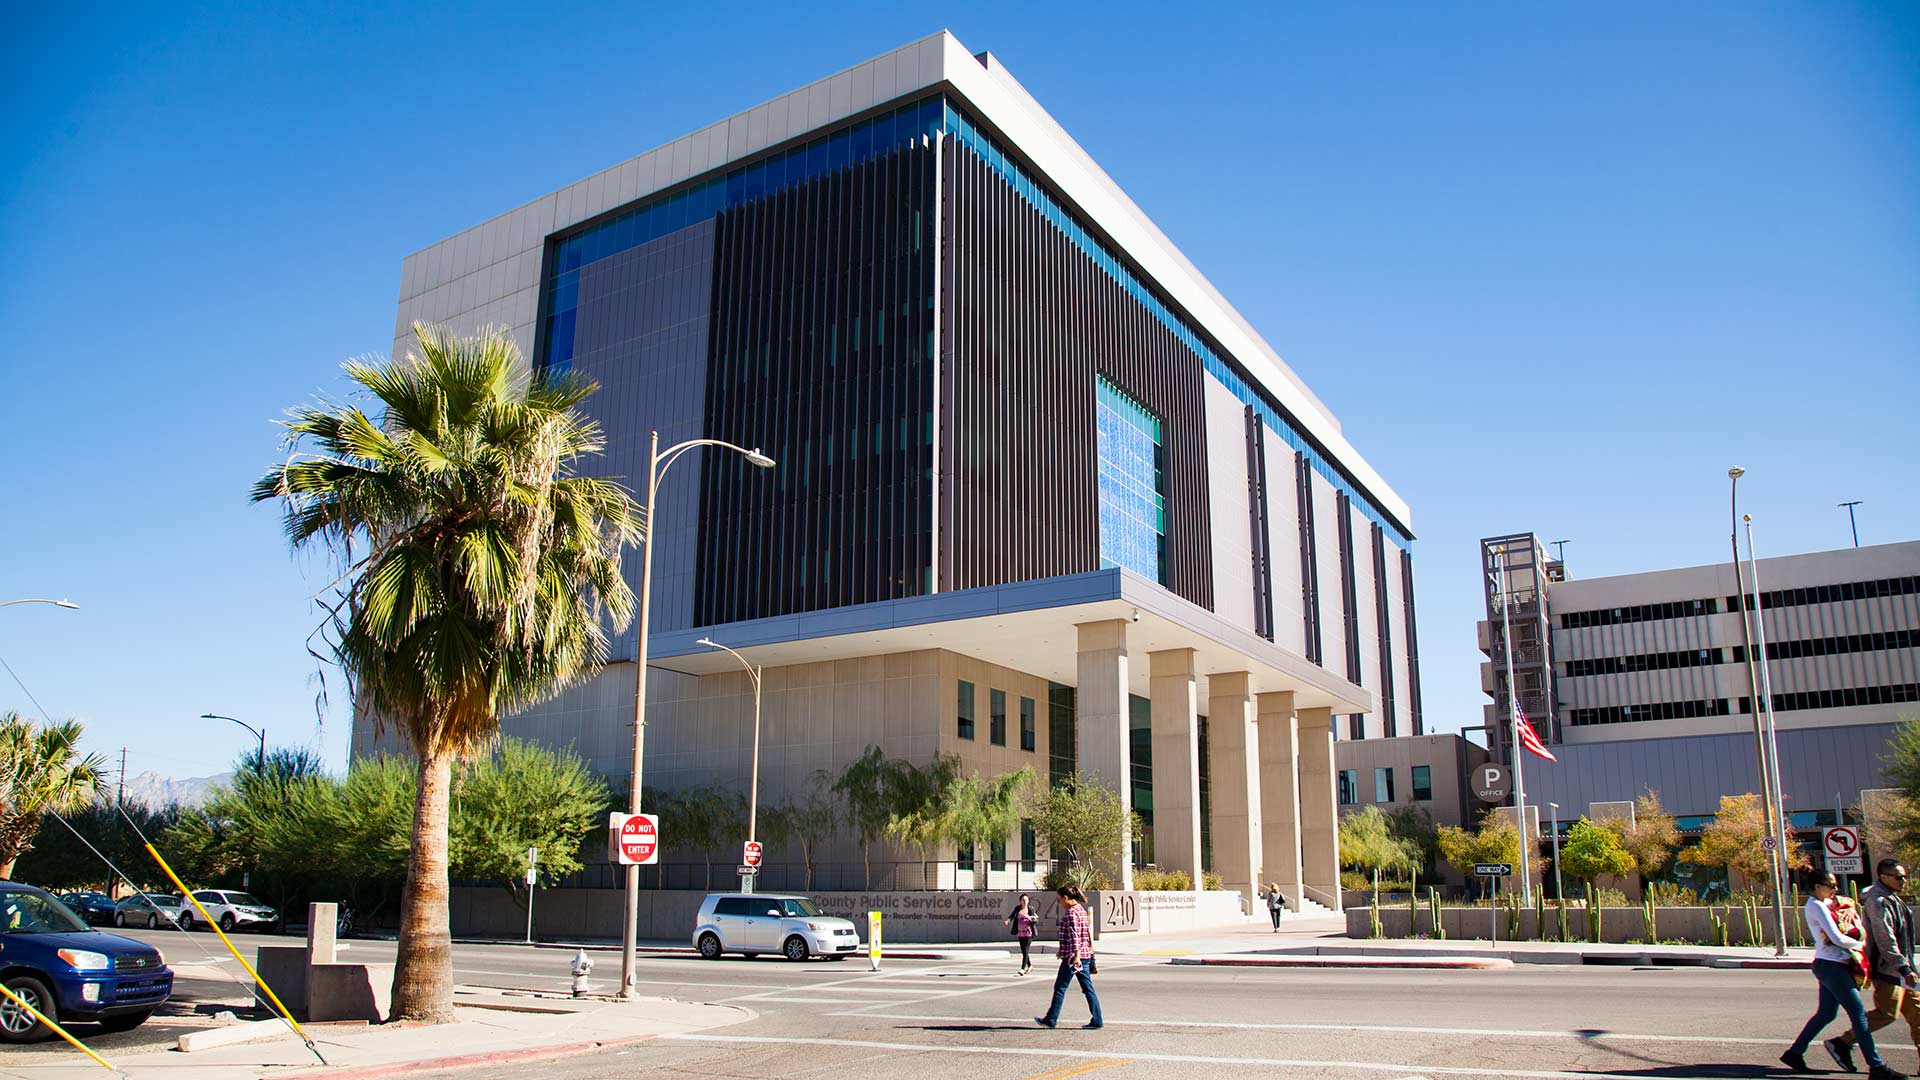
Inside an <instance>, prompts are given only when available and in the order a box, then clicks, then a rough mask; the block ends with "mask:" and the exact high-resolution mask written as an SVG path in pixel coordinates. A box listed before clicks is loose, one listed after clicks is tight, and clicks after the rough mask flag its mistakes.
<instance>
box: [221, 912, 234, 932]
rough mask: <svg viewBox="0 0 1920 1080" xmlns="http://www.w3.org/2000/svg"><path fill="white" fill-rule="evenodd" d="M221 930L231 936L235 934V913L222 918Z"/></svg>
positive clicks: (228, 913) (229, 913)
mask: <svg viewBox="0 0 1920 1080" xmlns="http://www.w3.org/2000/svg"><path fill="white" fill-rule="evenodd" d="M220 929H222V930H224V931H226V932H227V933H229V934H231V933H233V912H231V911H229V912H227V913H226V914H225V915H222V916H220Z"/></svg>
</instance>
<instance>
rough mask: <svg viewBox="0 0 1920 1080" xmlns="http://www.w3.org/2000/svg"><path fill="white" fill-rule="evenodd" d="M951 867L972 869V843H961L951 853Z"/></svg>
mask: <svg viewBox="0 0 1920 1080" xmlns="http://www.w3.org/2000/svg"><path fill="white" fill-rule="evenodd" d="M953 868H954V869H955V870H972V869H973V845H972V844H963V845H961V846H960V848H959V849H958V850H956V851H955V852H954V853H953Z"/></svg>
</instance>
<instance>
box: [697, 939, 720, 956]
mask: <svg viewBox="0 0 1920 1080" xmlns="http://www.w3.org/2000/svg"><path fill="white" fill-rule="evenodd" d="M700 956H701V957H702V958H703V959H707V960H718V959H720V935H719V934H701V935H700Z"/></svg>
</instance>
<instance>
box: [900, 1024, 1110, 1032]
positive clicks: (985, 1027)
mask: <svg viewBox="0 0 1920 1080" xmlns="http://www.w3.org/2000/svg"><path fill="white" fill-rule="evenodd" d="M1062 1026H1063V1027H1064V1026H1065V1025H1062ZM1074 1026H1075V1027H1078V1026H1079V1025H1078V1024H1075V1025H1074ZM909 1028H912V1029H913V1030H917V1031H967V1032H974V1031H1045V1030H1047V1029H1046V1028H1043V1027H1041V1026H1040V1025H1039V1024H921V1025H918V1026H917V1027H916V1026H915V1025H902V1027H901V1030H902V1031H905V1030H908V1029H909Z"/></svg>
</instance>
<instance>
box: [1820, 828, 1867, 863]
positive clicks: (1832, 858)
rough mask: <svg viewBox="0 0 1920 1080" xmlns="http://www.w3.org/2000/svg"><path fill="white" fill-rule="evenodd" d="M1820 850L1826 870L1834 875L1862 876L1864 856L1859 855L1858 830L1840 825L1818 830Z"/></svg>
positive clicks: (1865, 861)
mask: <svg viewBox="0 0 1920 1080" xmlns="http://www.w3.org/2000/svg"><path fill="white" fill-rule="evenodd" d="M1820 850H1821V852H1822V853H1823V854H1825V855H1826V857H1827V869H1828V870H1831V871H1833V872H1834V873H1836V874H1864V873H1866V872H1867V860H1866V856H1864V855H1862V854H1861V853H1860V830H1859V829H1857V828H1855V827H1854V826H1852V825H1840V826H1836V827H1834V828H1829V829H1822V830H1820Z"/></svg>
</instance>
